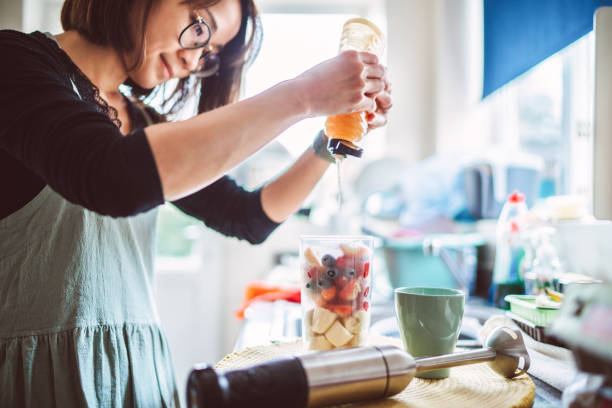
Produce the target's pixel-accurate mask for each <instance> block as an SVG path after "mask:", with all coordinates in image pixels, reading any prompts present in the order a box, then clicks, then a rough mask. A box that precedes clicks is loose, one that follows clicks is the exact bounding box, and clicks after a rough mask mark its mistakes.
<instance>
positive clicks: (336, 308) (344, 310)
mask: <svg viewBox="0 0 612 408" xmlns="http://www.w3.org/2000/svg"><path fill="white" fill-rule="evenodd" d="M327 309H328V310H329V311H330V312H334V313H336V314H339V315H340V316H342V317H349V316H350V315H352V314H353V306H351V305H338V304H330V305H327Z"/></svg>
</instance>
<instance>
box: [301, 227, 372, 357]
mask: <svg viewBox="0 0 612 408" xmlns="http://www.w3.org/2000/svg"><path fill="white" fill-rule="evenodd" d="M372 243H373V239H372V237H369V236H348V235H347V236H343V235H330V236H302V237H301V245H300V268H301V283H302V340H303V344H304V347H305V348H306V349H307V350H331V349H334V348H346V347H358V346H362V345H364V344H366V342H367V334H368V328H369V326H370V297H371V292H372V291H371V276H372V259H373V251H372Z"/></svg>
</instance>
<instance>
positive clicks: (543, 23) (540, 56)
mask: <svg viewBox="0 0 612 408" xmlns="http://www.w3.org/2000/svg"><path fill="white" fill-rule="evenodd" d="M603 5H612V0H484V83H483V98H484V97H485V96H487V95H489V94H490V93H492V92H494V91H495V90H496V89H498V88H499V87H501V86H502V85H504V84H506V83H507V82H509V81H511V80H512V79H514V78H516V77H517V76H519V75H521V74H522V73H524V72H526V71H528V70H529V69H530V68H532V67H533V66H535V65H537V64H538V63H539V62H541V61H543V60H545V59H546V58H548V57H550V56H551V55H553V54H554V53H556V52H557V51H559V50H561V49H563V48H565V47H566V46H568V45H569V44H571V43H572V42H574V41H576V40H577V39H579V38H580V37H582V36H583V35H585V34H587V33H588V32H589V31H591V30H592V29H593V14H594V13H595V10H596V9H597V7H600V6H603Z"/></svg>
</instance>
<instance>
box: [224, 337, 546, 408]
mask: <svg viewBox="0 0 612 408" xmlns="http://www.w3.org/2000/svg"><path fill="white" fill-rule="evenodd" d="M369 343H370V344H393V345H396V346H398V347H402V345H401V342H400V341H399V340H398V339H393V338H388V337H381V336H371V337H370V339H369ZM302 352H304V350H303V348H302V343H301V342H300V341H299V340H298V341H287V342H275V343H272V344H270V345H266V346H256V347H250V348H247V349H244V350H240V351H237V352H235V353H232V354H229V355H228V356H226V357H225V358H224V359H223V360H221V361H220V362H219V363H218V364H217V368H220V369H224V370H227V369H234V368H240V367H246V366H250V365H253V364H258V363H262V362H264V361H267V360H271V359H273V358H276V357H280V356H286V355H291V354H299V353H302ZM534 396H535V385H534V384H533V382H532V381H531V379H530V378H529V376H527V375H526V374H523V375H521V376H519V377H516V378H513V379H511V380H510V379H507V378H504V377H502V376H500V375H499V374H497V373H496V372H495V371H493V370H492V369H491V368H489V365H488V364H486V363H481V364H474V365H469V366H462V367H454V368H452V369H451V375H450V377H448V378H445V379H443V380H428V379H421V378H414V379H413V380H412V381H411V382H410V384H409V385H408V387H406V388H405V389H404V391H402V392H401V393H399V394H397V395H394V396H393V397H390V398H387V399H383V400H376V401H371V402H365V403H358V404H352V405H350V406H354V407H383V408H396V407H470V408H471V407H513V408H522V407H530V406H531V405H532V404H533V399H534ZM343 406H344V407H346V406H348V405H343Z"/></svg>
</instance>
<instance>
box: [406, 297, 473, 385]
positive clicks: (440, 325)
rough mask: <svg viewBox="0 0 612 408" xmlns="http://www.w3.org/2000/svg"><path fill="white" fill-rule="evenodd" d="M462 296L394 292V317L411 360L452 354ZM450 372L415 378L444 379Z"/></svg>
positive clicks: (462, 303) (458, 328)
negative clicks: (412, 358) (411, 357)
mask: <svg viewBox="0 0 612 408" xmlns="http://www.w3.org/2000/svg"><path fill="white" fill-rule="evenodd" d="M464 305H465V294H464V293H463V292H462V291H460V290H457V289H446V288H417V287H405V288H397V289H395V314H396V316H397V321H398V325H399V329H400V336H401V338H402V341H403V343H404V348H405V349H406V351H407V352H408V353H410V354H411V355H412V356H413V357H415V358H417V357H426V356H436V355H440V354H448V353H452V352H454V351H455V344H456V343H457V337H459V331H460V330H461V321H462V319H463V308H464ZM449 375H450V368H443V369H441V370H436V371H430V372H426V373H420V374H417V375H416V376H417V377H420V378H446V377H448V376H449Z"/></svg>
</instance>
